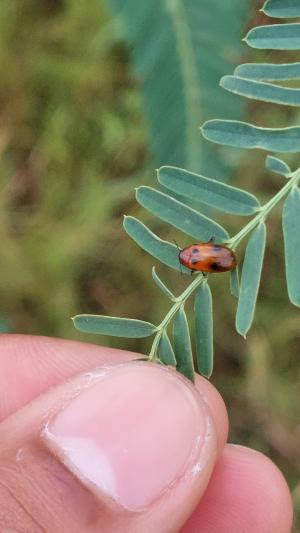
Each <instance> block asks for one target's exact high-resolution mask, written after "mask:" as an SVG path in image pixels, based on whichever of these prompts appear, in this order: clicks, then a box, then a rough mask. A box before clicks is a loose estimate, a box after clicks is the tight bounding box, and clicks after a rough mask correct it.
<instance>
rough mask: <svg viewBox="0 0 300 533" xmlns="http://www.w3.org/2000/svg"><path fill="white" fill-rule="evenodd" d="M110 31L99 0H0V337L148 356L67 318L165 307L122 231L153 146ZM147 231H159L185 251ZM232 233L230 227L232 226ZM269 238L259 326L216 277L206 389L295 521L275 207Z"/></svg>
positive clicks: (291, 115)
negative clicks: (284, 496)
mask: <svg viewBox="0 0 300 533" xmlns="http://www.w3.org/2000/svg"><path fill="white" fill-rule="evenodd" d="M253 4H254V5H253V11H252V12H251V13H249V24H251V25H253V19H254V16H256V15H255V10H256V8H257V4H256V2H253ZM256 22H257V20H256ZM107 23H108V17H107V13H106V11H105V8H104V2H101V1H100V0H90V2H88V3H86V2H85V1H84V0H25V1H23V2H19V1H18V0H2V3H1V12H0V67H1V72H2V76H1V81H0V154H1V157H0V184H1V194H0V235H1V243H2V246H1V255H0V263H1V283H0V331H7V330H8V331H15V332H20V333H31V334H42V335H56V336H58V337H67V338H74V339H81V340H89V341H91V342H94V343H95V342H99V343H102V344H103V343H106V344H111V345H114V346H116V345H119V346H120V347H122V348H130V349H132V350H144V351H145V350H147V349H148V341H147V340H145V341H144V340H139V341H132V340H126V341H120V342H122V346H121V345H120V343H118V341H116V340H115V339H111V338H106V339H103V338H102V337H95V336H88V335H81V334H79V333H78V332H77V331H76V330H75V329H74V328H73V325H72V323H71V320H70V316H72V315H74V314H76V313H79V312H80V313H84V312H88V313H101V314H108V315H118V316H128V317H129V316H130V317H133V318H139V319H144V320H149V321H151V322H152V321H153V322H158V320H159V319H160V318H161V316H162V313H164V312H165V310H166V309H167V306H168V302H167V301H166V300H165V299H164V298H163V296H162V295H161V293H160V291H159V290H158V289H157V287H156V286H155V285H154V284H153V281H152V279H151V267H152V265H153V260H152V259H151V257H150V256H147V254H144V253H143V252H142V251H141V250H139V249H138V247H137V246H135V244H134V243H133V242H131V241H130V240H129V238H127V237H126V236H125V235H124V233H123V230H122V224H121V221H122V213H123V212H124V211H125V212H126V213H128V214H132V215H135V214H138V213H139V210H140V208H139V207H138V206H137V205H136V204H135V203H134V201H133V196H134V195H133V187H134V186H136V185H140V184H141V182H142V180H143V179H144V177H143V178H141V176H138V173H139V171H141V169H144V168H145V163H146V162H147V160H148V159H149V155H148V150H149V149H148V144H147V124H146V123H145V119H144V117H143V114H142V111H141V109H142V108H141V101H140V94H139V90H138V86H137V81H136V80H135V79H134V77H133V75H132V73H131V70H130V65H129V55H128V50H127V49H126V47H125V45H124V44H122V43H119V42H115V41H113V40H112V42H111V44H110V46H105V47H101V46H99V35H100V33H101V31H107ZM243 33H244V29H242V28H241V35H242V34H243ZM100 41H101V39H100ZM248 53H253V56H251V57H246V58H244V59H246V60H249V59H252V60H259V59H262V58H263V57H264V56H263V55H262V53H261V52H259V53H257V54H255V53H254V52H248ZM248 113H249V115H250V114H251V119H252V121H254V122H255V121H256V122H257V123H259V124H260V125H267V124H268V125H269V126H272V125H274V126H275V127H276V126H278V125H280V126H284V125H286V126H287V125H290V124H292V123H296V122H297V119H298V122H299V116H298V117H297V115H296V113H297V112H296V111H294V110H291V111H289V110H286V109H285V110H282V111H278V109H277V108H275V107H274V106H271V105H270V106H265V105H263V104H259V103H254V104H253V103H252V104H250V106H249V108H248ZM211 118H214V117H211ZM234 118H235V117H234ZM245 118H247V117H245ZM237 154H238V157H237V159H236V160H237V161H238V165H236V169H235V171H234V174H233V176H232V181H231V183H232V184H237V185H238V186H241V187H243V188H245V189H247V190H249V191H251V192H255V193H257V194H258V196H259V197H260V199H261V200H262V201H263V200H264V199H265V198H266V197H267V196H268V195H271V194H273V193H274V191H276V190H277V188H278V186H279V185H280V181H279V180H280V179H281V178H280V177H277V176H275V175H271V174H269V173H267V172H266V171H265V170H264V157H263V155H262V154H261V153H260V152H258V151H257V152H255V157H254V156H253V153H251V154H250V155H248V154H246V155H245V156H243V159H242V160H240V154H239V152H237ZM290 162H291V164H293V160H290ZM166 163H168V162H167V161H166ZM200 170H201V169H199V171H200ZM143 172H144V171H143ZM150 177H151V179H152V178H153V179H154V171H153V172H151V173H149V177H147V180H149V179H150ZM147 216H148V215H146V216H144V218H143V219H144V221H145V222H146V223H147V220H148V219H147ZM149 220H150V215H149ZM220 220H221V219H220ZM227 220H228V219H227ZM232 220H233V219H232ZM234 220H235V219H234ZM229 222H231V218H230V219H229ZM155 224H156V226H155V227H154V229H155V230H156V231H158V233H159V234H160V236H162V237H165V238H169V239H170V240H172V239H177V240H178V241H179V243H180V245H185V244H188V243H187V242H186V240H185V239H184V238H182V235H179V234H176V232H174V231H173V230H171V229H168V228H166V227H165V226H164V225H163V224H160V223H158V222H156V223H155ZM232 224H233V222H232ZM235 224H236V222H235ZM242 224H243V222H241V225H242ZM152 226H153V221H152ZM228 229H229V231H231V230H233V229H234V230H237V229H238V227H234V228H233V226H231V227H230V223H229V225H228ZM174 233H175V234H174ZM268 235H269V237H268V244H267V253H266V260H265V264H264V269H263V277H262V286H261V290H260V295H259V301H258V305H257V310H256V319H255V324H254V327H253V329H252V331H251V333H250V334H249V336H248V338H247V341H246V342H245V341H244V340H243V339H241V338H240V337H239V336H238V335H237V334H236V332H235V331H234V309H235V305H236V303H235V300H234V298H233V297H231V296H230V294H229V290H228V285H229V276H227V274H225V275H224V276H221V277H219V278H218V277H216V279H214V280H213V283H212V289H213V303H214V317H215V336H216V338H215V352H216V359H215V373H214V377H213V383H214V384H215V385H216V386H217V387H218V388H219V390H220V391H221V393H222V394H223V396H224V398H225V400H226V402H227V405H228V408H229V413H230V420H231V435H230V437H231V440H233V441H235V442H239V443H241V444H246V445H250V446H254V447H255V448H257V449H259V450H261V451H263V452H265V453H267V455H269V456H270V457H271V458H273V459H274V460H275V462H276V463H277V464H278V466H279V467H280V468H282V470H283V472H284V474H285V475H286V476H287V478H288V481H289V483H290V486H291V488H292V489H293V491H294V496H295V501H296V503H297V512H298V514H299V517H298V518H299V521H300V484H299V471H300V446H299V440H300V425H299V414H298V412H299V407H298V401H299V400H298V399H299V388H298V386H299V385H298V384H299V377H300V362H299V346H300V328H299V310H297V309H296V308H294V307H292V306H291V305H290V304H289V302H288V298H287V294H286V287H285V276H284V261H283V243H282V237H281V228H280V213H279V212H278V214H276V213H275V214H274V215H272V217H271V218H270V221H269V222H268ZM160 271H162V275H163V279H164V280H166V282H167V284H168V286H170V287H173V289H174V292H175V294H177V293H179V292H180V291H181V290H182V288H183V287H184V285H185V280H184V279H183V278H181V277H180V275H178V274H177V273H176V272H170V271H169V270H168V269H167V268H166V269H163V267H160V266H159V272H160ZM295 527H296V528H297V525H296V526H295ZM295 531H297V529H295Z"/></svg>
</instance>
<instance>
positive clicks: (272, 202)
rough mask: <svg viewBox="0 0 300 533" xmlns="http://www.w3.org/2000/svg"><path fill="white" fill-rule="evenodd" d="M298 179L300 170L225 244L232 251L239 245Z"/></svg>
mask: <svg viewBox="0 0 300 533" xmlns="http://www.w3.org/2000/svg"><path fill="white" fill-rule="evenodd" d="M299 179H300V169H297V170H296V171H295V172H293V174H292V177H291V178H290V179H289V180H288V182H287V183H286V184H285V185H284V186H283V187H282V188H281V189H280V190H279V191H278V192H277V193H276V194H275V196H273V198H271V199H270V200H269V201H268V202H267V203H266V204H265V205H263V206H262V207H261V208H260V210H259V213H258V214H257V215H256V216H255V217H254V218H252V220H250V222H248V224H246V226H244V227H243V228H242V229H241V230H240V231H239V232H238V233H237V234H236V235H234V237H232V238H231V239H229V240H228V241H227V244H228V245H229V246H230V247H231V248H232V249H233V250H234V249H235V248H237V246H238V245H239V243H240V242H241V241H242V239H244V237H246V235H248V233H250V231H252V230H253V229H254V228H255V227H256V226H257V225H258V224H259V223H260V222H261V221H262V220H264V219H265V218H266V216H267V215H268V214H269V213H270V211H272V209H273V208H274V207H275V206H276V205H277V204H278V202H280V200H281V199H282V198H283V197H284V196H285V195H286V194H287V193H288V192H289V190H290V189H292V188H293V187H294V185H296V183H297V182H298V180H299Z"/></svg>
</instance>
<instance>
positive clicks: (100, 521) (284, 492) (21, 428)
mask: <svg viewBox="0 0 300 533" xmlns="http://www.w3.org/2000/svg"><path fill="white" fill-rule="evenodd" d="M136 357H137V355H136V354H132V353H130V352H124V351H119V350H112V349H108V348H101V347H98V346H95V345H88V344H84V343H79V342H73V341H65V340H56V339H50V338H45V337H32V336H22V335H2V336H1V337H0V421H1V422H0V525H1V531H14V532H15V531H16V532H19V533H23V532H24V533H37V532H40V531H44V532H47V533H52V532H53V533H58V532H60V531H64V532H67V533H68V532H72V533H77V532H78V533H79V532H82V531H84V532H85V533H90V532H95V533H96V532H102V531H103V532H106V531H109V532H112V533H118V532H119V531H120V532H121V531H128V532H129V533H135V532H136V533H138V532H140V531H143V532H146V533H147V532H148V533H152V532H153V533H154V532H157V531H160V532H162V533H164V532H172V531H182V532H184V533H196V532H201V533H227V532H228V533H258V532H259V533H289V532H290V531H291V527H292V526H291V524H292V505H291V498H290V494H289V491H288V488H287V485H286V482H285V480H284V478H283V476H282V475H281V473H280V471H279V470H278V469H277V467H276V466H275V465H274V464H273V463H272V462H271V461H270V460H269V459H268V458H267V457H265V456H264V455H262V454H260V453H258V452H255V451H253V450H250V449H248V448H244V447H240V446H235V445H232V444H226V440H227V432H228V418H227V413H226V408H225V405H224V403H223V400H222V398H221V396H220V395H219V393H218V392H217V390H216V389H215V388H214V387H213V386H212V385H211V384H210V383H209V382H208V381H206V380H205V379H203V378H201V377H197V380H196V384H195V387H196V389H198V391H199V392H200V394H201V396H202V397H203V398H205V404H206V408H207V410H208V412H209V413H210V416H211V418H212V420H213V422H214V427H215V432H216V433H215V442H216V447H217V454H216V453H215V448H214V449H212V450H211V455H210V456H209V459H208V461H209V462H210V465H209V466H210V477H209V479H208V480H204V479H203V480H202V478H201V476H200V477H199V479H198V481H197V484H194V485H191V483H190V480H189V479H186V480H185V479H183V480H182V481H181V482H180V487H178V485H172V486H170V487H169V488H168V490H167V492H166V493H165V494H164V497H163V498H161V499H158V500H157V501H155V502H154V504H153V505H152V506H151V508H149V509H148V510H147V511H145V512H141V513H134V514H132V513H128V512H126V513H121V512H120V510H119V509H115V508H112V509H110V510H109V511H108V510H107V507H106V506H105V502H104V500H103V498H102V497H101V495H99V494H98V495H95V494H94V493H92V491H90V490H89V488H88V487H87V486H85V485H84V484H82V483H81V481H80V480H79V479H78V478H77V477H75V476H74V475H73V474H72V473H71V472H70V471H69V470H68V469H67V468H66V467H65V465H63V464H62V462H61V461H59V460H58V459H57V457H55V456H54V455H53V454H52V453H51V452H50V451H49V450H48V449H47V448H46V447H45V446H43V443H42V442H41V438H40V428H41V425H42V424H43V423H44V422H45V419H47V416H49V413H51V410H53V408H54V406H55V405H57V404H58V403H59V402H62V400H63V398H64V397H65V395H66V391H67V390H68V389H69V388H70V387H71V386H74V384H77V385H78V384H80V382H81V381H82V380H83V377H82V376H83V373H86V372H92V371H93V369H95V368H99V366H100V367H101V365H103V364H106V363H111V364H117V363H120V362H125V363H126V362H129V361H130V360H131V359H133V358H136ZM70 378H72V379H70ZM196 389H195V393H196ZM197 397H198V393H197ZM145 416H147V413H145ZM117 423H118V422H117V421H112V424H117Z"/></svg>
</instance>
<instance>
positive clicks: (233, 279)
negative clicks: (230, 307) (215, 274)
mask: <svg viewBox="0 0 300 533" xmlns="http://www.w3.org/2000/svg"><path fill="white" fill-rule="evenodd" d="M230 292H231V294H232V296H235V297H236V298H239V295H240V282H239V267H238V266H237V267H236V268H234V269H233V270H230Z"/></svg>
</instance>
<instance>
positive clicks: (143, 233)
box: [123, 216, 190, 274]
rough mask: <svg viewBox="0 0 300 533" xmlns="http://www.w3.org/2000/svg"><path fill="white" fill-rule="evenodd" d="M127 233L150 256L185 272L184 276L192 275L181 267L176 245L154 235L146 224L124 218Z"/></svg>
mask: <svg viewBox="0 0 300 533" xmlns="http://www.w3.org/2000/svg"><path fill="white" fill-rule="evenodd" d="M123 226H124V229H125V231H126V233H128V235H129V236H130V237H131V238H132V239H133V240H134V241H135V242H136V243H137V244H138V245H139V246H140V247H141V248H143V250H145V251H146V252H148V253H149V254H150V255H152V256H153V257H155V258H156V259H158V260H159V261H161V263H164V264H165V265H167V266H169V267H170V268H173V269H174V270H177V271H178V272H183V273H184V274H190V271H189V270H188V269H187V268H185V267H184V266H182V265H180V263H179V259H178V248H177V246H175V244H171V243H170V242H167V241H163V240H162V239H160V238H159V237H157V235H155V233H153V232H152V231H151V230H150V229H149V228H147V226H145V224H143V223H142V222H140V220H138V219H137V218H134V217H127V216H125V217H124V222H123Z"/></svg>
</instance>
